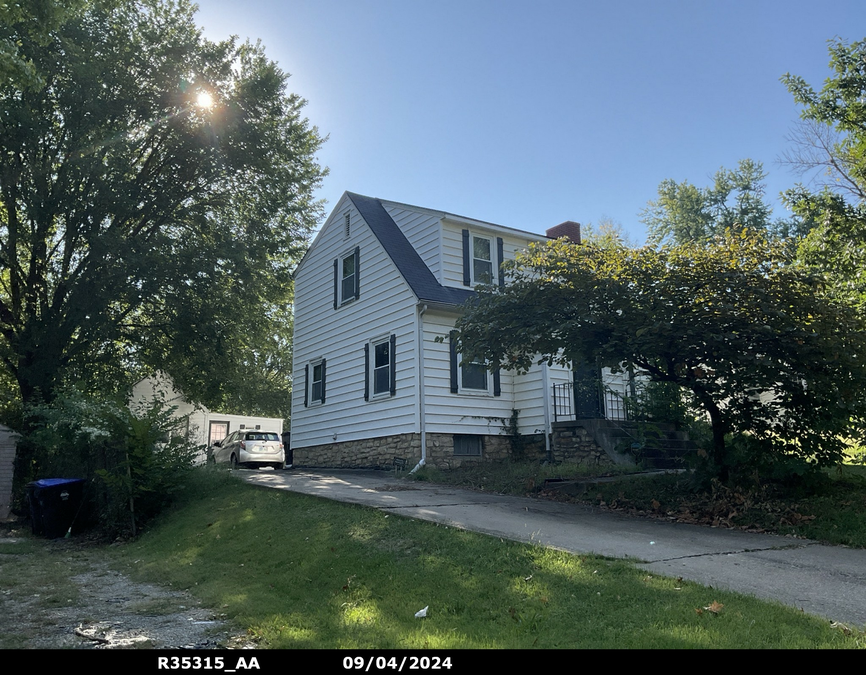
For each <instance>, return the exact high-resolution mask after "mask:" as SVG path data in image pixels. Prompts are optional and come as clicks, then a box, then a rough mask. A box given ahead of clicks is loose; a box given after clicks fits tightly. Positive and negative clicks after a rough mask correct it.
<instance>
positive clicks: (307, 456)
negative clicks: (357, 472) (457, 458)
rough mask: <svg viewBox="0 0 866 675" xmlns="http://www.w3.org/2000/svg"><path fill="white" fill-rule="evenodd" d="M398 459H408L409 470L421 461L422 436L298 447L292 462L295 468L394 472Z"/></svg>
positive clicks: (400, 435)
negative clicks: (319, 467)
mask: <svg viewBox="0 0 866 675" xmlns="http://www.w3.org/2000/svg"><path fill="white" fill-rule="evenodd" d="M395 457H399V458H401V459H405V460H406V464H407V468H408V469H411V468H412V467H414V466H415V465H416V464H417V463H418V462H419V461H420V459H421V434H395V435H394V436H383V437H381V438H365V439H363V440H360V441H341V442H339V443H327V444H325V445H312V446H310V447H308V448H295V449H294V454H293V456H292V462H293V463H294V465H295V466H327V467H332V468H340V469H386V468H387V469H390V468H392V467H393V466H394V458H395Z"/></svg>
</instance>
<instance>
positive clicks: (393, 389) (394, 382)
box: [390, 333, 397, 396]
mask: <svg viewBox="0 0 866 675" xmlns="http://www.w3.org/2000/svg"><path fill="white" fill-rule="evenodd" d="M396 349H397V336H396V335H395V334H393V333H392V334H391V350H390V356H391V396H393V395H394V394H396V393H397V352H396Z"/></svg>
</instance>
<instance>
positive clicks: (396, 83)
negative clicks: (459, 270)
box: [197, 0, 866, 243]
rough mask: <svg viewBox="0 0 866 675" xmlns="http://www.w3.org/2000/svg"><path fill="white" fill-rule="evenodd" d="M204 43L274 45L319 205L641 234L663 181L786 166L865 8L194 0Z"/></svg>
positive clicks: (779, 180)
mask: <svg viewBox="0 0 866 675" xmlns="http://www.w3.org/2000/svg"><path fill="white" fill-rule="evenodd" d="M198 4H199V8H200V9H199V13H198V14H197V20H198V23H199V25H200V26H202V28H203V29H204V33H205V35H206V36H207V37H208V38H210V39H214V40H216V39H223V38H225V37H228V36H229V35H237V36H239V37H240V38H242V39H245V38H249V39H252V40H253V41H255V40H257V39H260V40H261V41H262V44H263V45H264V46H265V49H266V52H267V54H268V56H269V57H270V58H271V59H273V60H275V61H277V62H278V63H279V64H280V66H281V67H282V69H283V70H285V71H287V72H289V73H291V75H292V77H291V78H290V79H289V89H290V90H291V91H292V92H294V93H297V94H299V95H301V96H302V97H304V98H305V99H306V100H307V101H308V105H307V107H306V109H305V110H306V114H307V116H308V117H309V119H310V121H311V122H312V123H313V124H314V125H316V126H317V127H318V128H319V131H320V132H321V133H322V134H323V135H327V136H328V137H329V139H328V141H327V143H326V144H325V146H324V148H323V149H322V151H321V152H320V154H319V159H320V162H321V163H322V164H323V165H325V166H328V167H329V169H330V175H329V176H328V177H327V178H326V179H325V182H324V185H323V187H322V189H321V190H320V193H319V196H320V197H321V198H323V199H326V200H327V201H328V207H327V208H328V209H330V207H332V206H333V205H334V204H335V203H336V201H337V200H338V199H339V197H340V195H341V194H342V193H343V192H344V191H345V190H350V191H353V192H358V193H361V194H366V195H370V196H374V197H381V198H385V199H392V200H395V201H401V202H407V203H410V204H416V205H419V206H426V207H430V208H435V209H442V210H445V211H450V212H452V213H457V214H461V215H465V216H470V217H474V218H479V219H482V220H487V221H491V222H495V223H499V224H501V225H506V226H509V227H516V228H520V229H525V230H530V231H533V232H543V231H544V230H545V229H547V228H549V227H551V226H553V225H556V224H557V223H560V222H562V221H563V220H577V221H579V222H581V223H587V222H596V221H598V219H599V218H601V217H603V216H607V217H609V218H612V219H614V220H616V221H618V222H620V223H621V224H622V225H623V227H624V229H625V230H626V232H627V233H629V234H630V236H631V237H632V238H633V239H634V240H636V241H637V242H638V243H642V242H643V240H644V237H645V228H644V226H643V225H642V223H641V222H640V211H641V210H642V209H643V208H644V207H645V206H646V203H647V201H648V200H650V199H654V198H655V197H656V195H657V189H658V185H659V183H660V182H661V181H662V180H664V179H666V178H673V179H674V180H677V181H682V180H689V181H691V182H692V183H694V184H696V185H698V186H705V185H708V184H709V183H710V180H711V176H712V175H713V174H714V173H715V172H716V171H717V170H718V169H719V168H721V167H723V166H724V167H726V168H734V167H735V166H736V164H737V162H738V161H739V160H740V159H744V158H747V157H749V158H752V159H754V160H757V161H761V162H763V164H764V169H765V170H766V171H767V172H768V173H769V177H768V180H767V187H768V195H769V196H770V198H771V202H773V203H774V205H776V206H777V210H776V214H777V215H784V211H783V207H782V206H781V203H780V202H779V201H778V199H777V195H778V193H779V192H780V191H782V190H784V189H785V188H787V187H791V186H793V185H794V184H795V183H796V182H797V177H796V176H794V175H793V174H791V173H790V172H789V170H788V169H786V168H784V167H782V166H779V165H778V164H777V160H778V157H779V156H780V155H781V153H782V152H784V151H785V149H787V148H788V147H789V146H790V143H789V142H788V141H787V140H786V136H787V135H788V134H789V133H790V130H791V127H792V126H793V125H794V123H795V122H796V121H797V119H798V117H799V113H800V110H799V109H798V107H797V106H796V105H795V104H794V101H793V99H792V97H791V96H790V94H789V93H788V92H787V90H786V89H785V87H784V86H783V85H782V84H781V82H780V81H779V78H780V77H781V76H782V75H784V74H785V73H786V72H790V73H792V74H795V75H801V76H803V77H804V78H805V79H806V80H807V81H808V82H809V83H810V84H812V85H813V86H814V87H816V88H820V86H821V85H822V84H823V81H824V80H825V79H826V78H827V77H829V76H830V74H831V73H830V70H829V67H828V64H829V54H828V51H827V46H828V40H831V39H834V38H841V39H843V40H845V41H847V42H854V41H858V40H862V39H864V38H866V2H863V0H824V1H823V2H821V3H818V2H815V1H814V0H812V1H811V2H803V1H801V0H785V1H777V0H772V1H771V0H751V1H750V2H740V1H739V0H733V1H728V2H720V1H718V0H716V1H713V2H710V1H706V0H691V1H685V0H669V1H655V2H649V1H647V2H637V1H634V0H631V1H624V0H608V1H607V2H604V3H601V2H598V1H597V0H596V1H593V2H583V1H576V0H573V1H570V2H569V1H564V0H547V1H545V0H534V1H533V2H529V1H518V0H498V1H490V0H463V1H456V2H455V1H452V0H435V1H432V0H431V1H427V2H421V1H420V0H403V1H396V0H354V1H350V0H282V1H276V0H246V1H245V2H242V3H240V2H237V0H200V1H199V3H198Z"/></svg>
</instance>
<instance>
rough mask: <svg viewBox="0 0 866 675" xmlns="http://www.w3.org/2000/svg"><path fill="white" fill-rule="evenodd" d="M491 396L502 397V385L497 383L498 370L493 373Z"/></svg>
mask: <svg viewBox="0 0 866 675" xmlns="http://www.w3.org/2000/svg"><path fill="white" fill-rule="evenodd" d="M493 395H494V396H502V384H501V383H500V381H499V368H497V369H496V370H494V371H493Z"/></svg>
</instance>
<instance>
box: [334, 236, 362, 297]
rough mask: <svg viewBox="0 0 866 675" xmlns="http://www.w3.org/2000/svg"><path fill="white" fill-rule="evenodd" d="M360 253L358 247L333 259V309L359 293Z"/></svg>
mask: <svg viewBox="0 0 866 675" xmlns="http://www.w3.org/2000/svg"><path fill="white" fill-rule="evenodd" d="M360 267H361V254H360V249H359V248H358V247H356V248H355V250H354V251H352V252H351V253H347V254H346V255H344V256H341V257H339V258H337V259H336V260H335V261H334V309H337V307H339V306H341V305H345V304H346V303H347V302H351V301H352V300H357V299H358V296H359V295H360V283H359V279H360V274H361V269H360Z"/></svg>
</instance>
